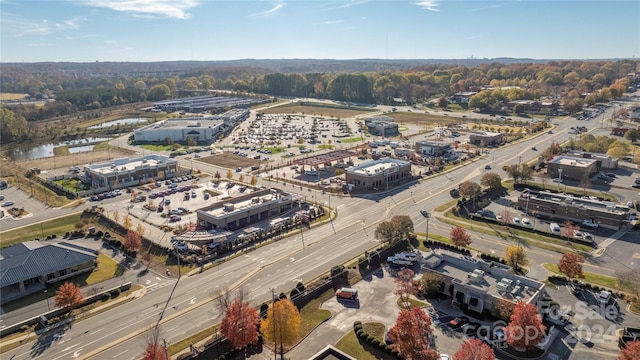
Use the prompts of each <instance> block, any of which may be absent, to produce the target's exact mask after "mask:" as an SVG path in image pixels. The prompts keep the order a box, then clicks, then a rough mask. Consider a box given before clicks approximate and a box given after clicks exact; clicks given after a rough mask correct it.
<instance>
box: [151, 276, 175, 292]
mask: <svg viewBox="0 0 640 360" xmlns="http://www.w3.org/2000/svg"><path fill="white" fill-rule="evenodd" d="M147 282H148V284H145V286H146V287H147V292H148V293H149V292H153V291H156V290H159V289H162V288H164V287H167V286H169V285H172V284H174V283H175V282H176V280H175V279H171V280H165V281H161V282H151V281H149V280H147Z"/></svg>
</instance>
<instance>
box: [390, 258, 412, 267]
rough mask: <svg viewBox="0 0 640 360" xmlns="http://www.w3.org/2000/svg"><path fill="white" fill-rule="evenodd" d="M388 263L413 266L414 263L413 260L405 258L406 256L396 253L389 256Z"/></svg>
mask: <svg viewBox="0 0 640 360" xmlns="http://www.w3.org/2000/svg"><path fill="white" fill-rule="evenodd" d="M387 263H389V264H390V265H401V266H411V265H413V261H411V260H409V259H407V258H405V257H404V256H400V255H394V256H389V257H388V258H387Z"/></svg>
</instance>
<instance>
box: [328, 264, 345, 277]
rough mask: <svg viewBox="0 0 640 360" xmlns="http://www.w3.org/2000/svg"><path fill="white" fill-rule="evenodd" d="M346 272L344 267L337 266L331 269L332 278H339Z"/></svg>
mask: <svg viewBox="0 0 640 360" xmlns="http://www.w3.org/2000/svg"><path fill="white" fill-rule="evenodd" d="M343 272H344V266H343V265H337V266H334V267H332V268H331V276H332V277H334V276H337V275H340V274H342V273H343Z"/></svg>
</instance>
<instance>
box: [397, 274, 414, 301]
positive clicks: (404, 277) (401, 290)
mask: <svg viewBox="0 0 640 360" xmlns="http://www.w3.org/2000/svg"><path fill="white" fill-rule="evenodd" d="M413 275H415V273H414V272H413V270H411V269H402V270H400V271H398V275H397V276H396V279H395V282H396V286H397V288H396V294H397V295H400V299H401V300H402V303H403V304H408V302H409V295H415V294H417V292H418V288H417V287H416V286H414V282H413ZM407 306H410V305H407Z"/></svg>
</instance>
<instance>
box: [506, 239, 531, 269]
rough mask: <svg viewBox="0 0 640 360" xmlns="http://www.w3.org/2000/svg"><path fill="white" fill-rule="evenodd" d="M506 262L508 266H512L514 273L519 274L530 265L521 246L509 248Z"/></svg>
mask: <svg viewBox="0 0 640 360" xmlns="http://www.w3.org/2000/svg"><path fill="white" fill-rule="evenodd" d="M504 260H505V261H506V262H507V265H509V266H511V268H512V269H513V271H514V272H518V271H519V269H520V268H521V267H523V266H526V265H527V264H529V260H528V259H527V254H526V253H525V251H524V248H523V247H522V246H520V245H513V246H507V249H506V250H505V255H504Z"/></svg>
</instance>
